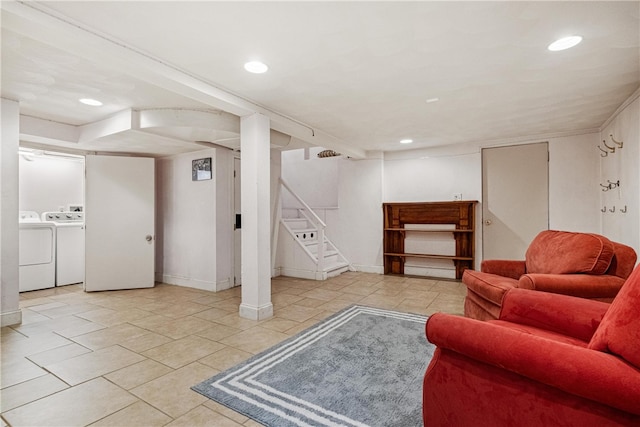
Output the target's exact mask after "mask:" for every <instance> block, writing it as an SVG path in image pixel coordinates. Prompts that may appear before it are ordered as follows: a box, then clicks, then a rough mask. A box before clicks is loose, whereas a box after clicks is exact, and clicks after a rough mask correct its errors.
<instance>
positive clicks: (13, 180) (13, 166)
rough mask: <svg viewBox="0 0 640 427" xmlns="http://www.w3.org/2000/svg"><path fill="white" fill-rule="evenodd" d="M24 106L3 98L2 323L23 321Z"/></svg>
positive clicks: (0, 146) (0, 147) (0, 176)
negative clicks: (20, 170) (21, 152)
mask: <svg viewBox="0 0 640 427" xmlns="http://www.w3.org/2000/svg"><path fill="white" fill-rule="evenodd" d="M19 110H20V106H19V104H18V103H17V102H15V101H10V100H8V99H4V98H3V99H2V100H1V104H0V116H1V119H2V133H1V138H0V193H1V194H2V198H0V260H1V261H0V325H1V326H8V325H14V324H17V323H20V322H21V321H22V312H21V311H20V308H19V302H20V297H19V287H18V286H19V285H18V283H19V280H18V279H19V276H18V274H19V273H18V253H19V252H18V141H19V136H20V111H19Z"/></svg>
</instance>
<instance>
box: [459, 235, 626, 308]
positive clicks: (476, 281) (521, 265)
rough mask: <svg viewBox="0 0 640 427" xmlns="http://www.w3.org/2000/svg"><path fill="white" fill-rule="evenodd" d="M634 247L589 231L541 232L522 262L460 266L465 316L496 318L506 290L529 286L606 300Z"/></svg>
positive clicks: (620, 278) (621, 279) (612, 293)
mask: <svg viewBox="0 0 640 427" xmlns="http://www.w3.org/2000/svg"><path fill="white" fill-rule="evenodd" d="M636 258H637V256H636V252H635V251H634V250H633V248H630V247H629V246H626V245H623V244H621V243H616V242H612V241H611V240H609V239H607V238H606V237H604V236H600V235H598V234H590V233H572V232H568V231H555V230H546V231H542V232H541V233H539V234H538V235H537V236H536V237H535V239H533V241H532V242H531V244H530V245H529V248H528V249H527V253H526V256H525V260H522V261H520V260H518V261H511V260H485V261H483V262H482V264H481V268H480V270H481V271H475V270H465V272H464V274H463V276H462V282H463V283H464V284H465V285H466V286H467V297H466V298H465V302H464V314H465V316H467V317H471V318H474V319H478V320H490V319H497V318H498V315H499V313H500V307H501V305H502V298H503V297H504V294H505V292H507V291H508V290H509V289H513V288H522V289H533V290H537V291H544V292H552V293H557V294H564V295H571V296H576V297H581V298H588V299H594V300H597V301H604V302H611V301H613V298H614V297H615V296H616V294H617V293H618V291H619V290H620V288H621V287H622V285H623V283H624V281H625V279H626V278H627V277H629V274H631V271H632V270H633V266H634V265H635V263H636Z"/></svg>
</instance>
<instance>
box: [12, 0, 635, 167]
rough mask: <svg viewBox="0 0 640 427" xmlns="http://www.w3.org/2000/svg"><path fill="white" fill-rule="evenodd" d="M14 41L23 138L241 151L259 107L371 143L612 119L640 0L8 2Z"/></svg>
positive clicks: (281, 141)
mask: <svg viewBox="0 0 640 427" xmlns="http://www.w3.org/2000/svg"><path fill="white" fill-rule="evenodd" d="M572 34H578V35H581V36H582V37H583V41H582V43H581V44H579V45H578V46H576V47H574V48H573V49H569V50H566V51H562V52H550V51H548V50H547V45H548V44H549V43H551V42H552V41H554V40H555V39H557V38H559V37H562V36H566V35H572ZM1 53H2V70H1V71H2V81H1V83H2V86H1V87H2V97H4V98H9V99H14V100H18V101H20V110H21V114H22V115H23V116H24V117H23V121H21V138H22V139H23V141H24V142H23V143H24V144H25V145H29V144H31V145H46V146H48V145H55V146H57V147H62V148H65V149H75V150H84V151H114V152H131V153H142V154H149V155H155V156H162V155H170V154H176V153H180V152H186V151H192V150H198V149H202V145H206V144H207V143H214V144H218V145H223V146H226V147H230V148H233V149H237V148H238V147H239V119H238V118H239V117H240V116H244V115H248V114H252V113H255V112H258V113H262V114H265V115H267V116H268V117H269V118H270V119H271V125H272V129H274V132H272V145H275V146H278V147H282V148H292V147H299V146H305V145H314V146H322V147H325V148H331V149H334V150H336V151H339V152H342V153H344V154H348V155H350V156H353V157H359V158H363V157H367V156H368V155H370V154H371V153H372V152H379V151H397V150H408V149H424V148H429V147H441V146H445V145H452V144H475V145H477V146H482V145H489V144H496V143H500V142H506V141H509V140H517V139H521V138H524V137H538V136H539V137H550V136H553V135H565V134H577V133H584V132H589V131H595V130H598V129H599V128H600V127H601V126H602V124H603V123H604V122H605V121H606V120H607V119H608V118H609V117H610V116H611V114H613V113H614V112H615V110H616V109H617V108H618V107H619V106H620V105H621V104H622V103H623V102H624V101H625V100H626V99H627V98H628V97H629V96H630V95H632V94H633V93H634V92H635V91H636V90H637V89H638V87H639V86H640V2H638V1H621V2H615V1H604V2H591V1H589V2H577V1H567V2H551V1H549V2H546V1H545V2H537V1H536V2H520V1H517V2H516V1H513V2H480V1H475V2H418V1H416V2H366V1H359V2H323V1H321V2H246V1H237V2H217V1H196V2H186V1H179V2H170V1H151V2H150V1H142V2H136V1H128V2H121V1H110V2H100V1H74V2H68V1H60V2H55V1H46V2H15V1H3V2H2V52H1ZM255 59H259V60H261V61H263V62H265V63H266V64H267V65H268V66H269V68H270V69H269V71H268V72H267V73H265V74H259V75H258V74H250V73H247V72H246V71H244V70H243V64H244V63H245V62H247V61H249V60H255ZM85 97H89V98H95V99H99V100H101V101H102V102H103V103H104V105H103V106H102V107H89V106H86V105H83V104H80V103H78V98H85ZM433 98H438V101H437V102H427V100H431V99H433ZM145 118H147V119H149V118H151V119H149V120H150V121H149V120H146V124H144V123H141V121H142V122H145ZM405 138H410V139H413V141H414V142H413V143H412V144H407V145H404V144H399V141H400V140H401V139H405ZM196 141H200V142H199V143H197V142H196ZM202 141H206V142H202Z"/></svg>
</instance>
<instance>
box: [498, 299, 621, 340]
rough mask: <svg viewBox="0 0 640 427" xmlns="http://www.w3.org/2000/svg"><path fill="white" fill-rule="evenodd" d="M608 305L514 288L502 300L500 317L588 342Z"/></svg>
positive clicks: (507, 320)
mask: <svg viewBox="0 0 640 427" xmlns="http://www.w3.org/2000/svg"><path fill="white" fill-rule="evenodd" d="M608 308H609V304H608V303H605V302H600V301H594V300H589V299H584V298H576V297H571V296H567V295H560V294H552V293H548V292H537V291H531V290H528V289H518V288H514V289H511V290H509V291H507V293H506V294H505V296H504V299H503V300H502V309H501V311H500V320H504V321H506V322H511V323H518V324H521V325H528V326H533V327H536V328H540V329H544V330H547V331H553V332H557V333H560V334H562V335H567V336H570V337H573V338H578V339H580V340H582V341H585V342H589V341H590V340H591V337H592V336H593V334H594V333H595V331H596V329H597V328H598V325H600V321H602V317H603V316H604V314H605V313H606V312H607V309H608Z"/></svg>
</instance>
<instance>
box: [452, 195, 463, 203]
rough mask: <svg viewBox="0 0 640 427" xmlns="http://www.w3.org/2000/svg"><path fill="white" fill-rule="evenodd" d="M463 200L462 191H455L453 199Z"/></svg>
mask: <svg viewBox="0 0 640 427" xmlns="http://www.w3.org/2000/svg"><path fill="white" fill-rule="evenodd" d="M461 200H462V193H453V201H454V202H459V201H461Z"/></svg>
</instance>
